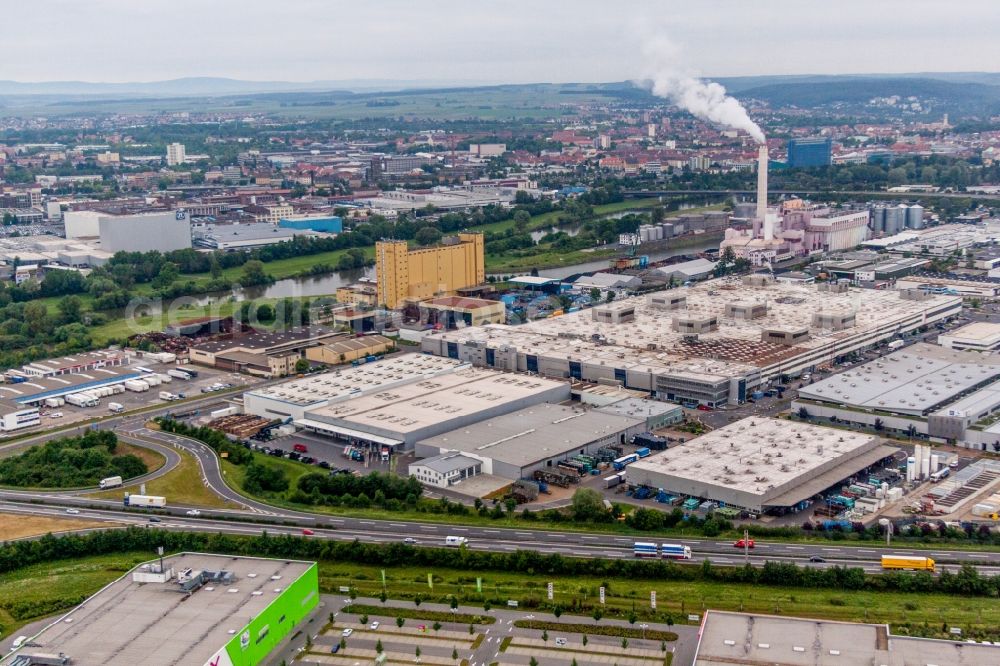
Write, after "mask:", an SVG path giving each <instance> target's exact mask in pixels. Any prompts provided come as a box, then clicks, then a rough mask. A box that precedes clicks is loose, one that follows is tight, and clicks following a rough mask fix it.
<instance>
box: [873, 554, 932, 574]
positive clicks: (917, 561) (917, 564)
mask: <svg viewBox="0 0 1000 666" xmlns="http://www.w3.org/2000/svg"><path fill="white" fill-rule="evenodd" d="M882 568H883V569H906V570H911V571H934V560H932V559H931V558H929V557H917V556H915V555H883V556H882Z"/></svg>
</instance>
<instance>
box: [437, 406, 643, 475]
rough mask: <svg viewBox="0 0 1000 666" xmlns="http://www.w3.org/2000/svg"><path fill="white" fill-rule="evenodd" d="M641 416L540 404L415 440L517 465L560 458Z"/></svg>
mask: <svg viewBox="0 0 1000 666" xmlns="http://www.w3.org/2000/svg"><path fill="white" fill-rule="evenodd" d="M641 423H642V420H640V419H637V418H631V417H626V416H619V415H616V414H608V413H606V412H602V411H599V410H583V409H581V408H579V407H575V406H574V407H568V406H565V405H552V404H541V405H535V406H534V407H528V408H526V409H521V410H519V411H516V412H512V413H510V414H506V415H504V416H498V417H496V418H493V419H489V420H488V421H482V422H480V423H477V424H475V425H471V426H468V427H465V428H458V429H456V430H452V431H450V432H446V433H444V434H442V435H438V436H437V437H431V438H429V439H425V440H423V441H421V442H419V444H420V445H427V446H434V447H437V448H439V449H441V450H442V451H458V452H461V453H467V454H469V455H472V456H478V457H481V458H490V459H493V460H496V461H499V462H502V463H507V464H509V465H514V466H517V467H527V466H529V465H533V464H535V463H536V462H538V461H540V460H545V459H547V458H555V457H558V456H563V455H565V454H567V453H569V452H571V451H576V450H577V449H579V448H581V447H583V446H585V445H587V444H589V443H591V442H594V441H597V440H600V439H602V438H605V437H608V436H612V435H616V434H618V433H621V432H624V431H626V430H627V429H629V428H633V427H635V426H637V425H639V424H641Z"/></svg>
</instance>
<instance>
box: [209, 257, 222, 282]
mask: <svg viewBox="0 0 1000 666" xmlns="http://www.w3.org/2000/svg"><path fill="white" fill-rule="evenodd" d="M208 272H209V273H210V274H211V275H212V279H213V280H218V279H219V278H221V277H222V266H220V265H219V258H218V257H217V256H215V253H214V252H213V253H212V255H211V259H209V264H208Z"/></svg>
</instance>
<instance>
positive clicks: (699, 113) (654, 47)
mask: <svg viewBox="0 0 1000 666" xmlns="http://www.w3.org/2000/svg"><path fill="white" fill-rule="evenodd" d="M642 52H643V56H644V60H645V63H646V72H645V80H643V81H640V82H638V84H639V85H640V86H641V87H643V88H646V89H648V90H649V91H651V92H652V93H653V94H654V95H656V96H657V97H662V98H664V99H667V100H670V101H671V102H672V103H674V104H676V105H677V106H679V107H680V108H682V109H684V110H685V111H687V112H689V113H691V114H692V115H694V116H696V117H698V118H701V119H702V120H706V121H708V122H711V123H715V124H717V125H724V126H726V127H730V128H732V129H738V130H743V131H744V132H746V133H747V134H749V135H750V136H751V137H753V140H754V141H756V142H757V143H760V144H763V143H764V142H765V140H764V132H763V131H762V130H761V129H760V126H758V125H757V123H755V122H754V121H753V120H751V119H750V116H749V114H747V110H746V109H744V108H743V105H742V104H740V103H739V102H738V101H737V100H736V99H735V98H733V97H730V96H729V95H727V94H726V89H725V88H724V87H723V86H721V85H719V84H718V83H714V82H712V81H703V80H701V79H699V78H697V77H695V76H693V75H691V74H690V73H688V72H686V71H684V69H683V67H682V64H681V62H680V58H679V57H678V49H677V48H676V47H675V46H674V45H673V44H672V43H671V42H670V41H669V40H667V39H665V38H663V37H656V38H651V39H647V40H645V42H644V44H643V48H642Z"/></svg>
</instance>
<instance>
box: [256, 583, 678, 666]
mask: <svg viewBox="0 0 1000 666" xmlns="http://www.w3.org/2000/svg"><path fill="white" fill-rule="evenodd" d="M323 599H324V602H325V604H324V606H325V608H324V609H322V611H323V612H322V614H321V615H318V616H317V618H316V620H315V621H314V622H313V624H319V623H320V622H321V621H322V622H323V623H326V622H327V620H328V616H329V615H331V614H332V615H333V620H334V621H333V624H332V625H330V626H328V627H325V628H323V629H321V626H322V625H320V626H315V627H310V629H309V631H311V632H313V633H312V634H310V639H311V646H310V647H309V648H308V649H306V648H305V647H304V645H302V643H304V640H305V639H304V637H303V638H302V639H300V640H299V641H293V642H292V645H291V646H290V647H289V648H288V649H287V650H286V652H285V653H284V654H282V655H279V658H278V659H274V660H272V663H275V664H277V663H279V660H280V658H284V659H285V660H286V662H287V663H291V659H292V658H293V657H294V658H295V660H296V661H298V662H300V663H308V664H344V665H345V666H354V665H355V664H360V663H373V662H375V659H376V657H378V655H379V653H380V652H379V650H380V649H381V654H384V655H385V657H384V659H385V661H386V662H395V663H404V662H405V663H422V664H434V665H437V666H454V665H455V664H457V663H459V661H462V663H465V664H468V666H487V665H488V664H498V665H501V664H512V665H517V666H527V665H528V664H530V663H531V662H532V660H534V661H535V662H536V663H537V664H538V666H556V665H559V666H565V664H568V663H570V662H573V661H575V662H576V663H577V664H578V665H579V666H587V665H588V664H593V665H595V666H596V665H611V664H618V665H619V666H662V664H663V663H664V661H665V660H666V659H667V658H668V657H671V658H672V659H673V662H672V663H673V664H675V665H679V664H690V663H691V661H692V659H693V653H694V648H695V643H696V641H697V627H696V626H686V625H674V626H671V627H667V626H666V625H662V624H656V623H648V624H647V623H640V624H635V625H630V624H628V623H626V622H624V621H616V620H608V619H605V620H601V621H600V622H598V621H595V620H593V619H592V618H590V617H582V616H573V617H570V616H566V615H562V616H561V617H560V618H556V617H555V616H553V615H550V614H547V613H541V612H533V611H530V610H518V609H516V608H508V607H502V608H494V609H491V610H490V611H488V612H484V611H483V609H482V608H481V607H479V608H474V607H471V606H470V607H464V606H460V607H459V608H457V609H455V611H452V610H451V609H450V608H448V606H446V605H444V604H431V603H425V604H421V605H420V606H419V607H415V606H414V605H413V604H412V603H404V602H401V601H399V602H396V601H390V602H388V604H387V605H386V606H384V612H379V613H378V614H370V615H366V616H363V617H362V616H359V615H357V614H354V613H349V612H345V611H344V607H345V606H346V605H347V604H348V603H349V601H350V600H349V599H343V598H339V597H333V596H324V598H323ZM358 603H364V604H366V605H378V606H382V604H381V603H380V602H379V601H378V600H376V599H363V600H358ZM393 607H397V608H405V609H406V611H407V614H410V613H411V612H412V613H413V614H414V615H417V616H419V615H420V611H426V612H427V613H428V616H433V614H435V613H443V614H446V613H454V612H457V613H460V614H463V615H464V616H485V617H487V618H488V620H484V621H481V622H478V623H476V624H473V625H472V630H471V632H470V624H469V623H468V621H467V620H466V621H462V622H449V621H443V620H438V621H436V622H435V621H432V620H431V619H429V618H428V619H419V617H417V618H410V617H408V618H403V622H402V626H398V620H397V615H396V614H395V613H394V612H393ZM361 620H364V623H362V622H361ZM535 621H538V622H546V623H556V624H553V625H551V626H552V628H549V629H544V630H543V629H529V628H526V627H521V626H517V625H518V624H519V623H525V622H535ZM560 624H561V625H563V626H562V627H559V625H560ZM572 625H577V626H572ZM591 628H593V629H591ZM661 631H662V632H665V631H670V632H673V633H675V634H677V635H678V639H677V640H676V641H661V640H658V639H644V638H643V637H642V636H643V635H644V634H645V633H646V632H650V634H652V633H653V632H661ZM583 632H588V633H583ZM598 632H602V633H608V634H611V635H600V634H599V633H598ZM626 634H629V636H628V637H627V638H626ZM623 640H624V642H623ZM296 645H297V646H296Z"/></svg>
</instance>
